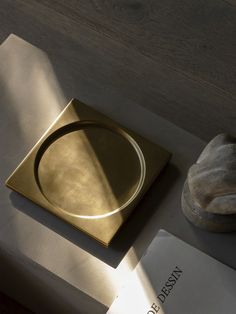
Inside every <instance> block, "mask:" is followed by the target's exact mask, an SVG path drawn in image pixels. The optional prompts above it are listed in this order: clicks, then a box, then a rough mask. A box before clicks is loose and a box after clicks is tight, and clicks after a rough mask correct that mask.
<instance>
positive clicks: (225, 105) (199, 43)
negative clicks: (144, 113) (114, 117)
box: [0, 0, 236, 140]
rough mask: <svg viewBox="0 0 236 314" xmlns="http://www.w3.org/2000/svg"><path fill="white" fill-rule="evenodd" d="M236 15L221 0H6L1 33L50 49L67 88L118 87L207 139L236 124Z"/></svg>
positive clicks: (70, 91) (72, 92)
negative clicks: (16, 36)
mask: <svg viewBox="0 0 236 314" xmlns="http://www.w3.org/2000/svg"><path fill="white" fill-rule="evenodd" d="M231 2H232V0H231ZM235 17H236V8H235V7H234V5H232V3H230V4H229V3H228V2H225V1H223V0H214V1H213V0H207V1H202V0H201V1H197V2H196V1H189V0H188V1H187V0H185V1H184V0H182V1H173V0H165V1H164V0H162V1H150V0H149V1H141V0H137V1H134V0H129V1H128V0H127V1H124V0H116V1H115V0H112V1H108V0H107V1H106V0H90V1H88V0H79V1H75V0H69V1H59V0H53V1H48V0H41V1H39V2H38V1H36V0H16V1H14V3H13V2H11V1H7V0H2V1H1V4H0V20H1V25H2V27H1V29H0V39H1V40H3V39H4V38H5V37H7V35H8V34H9V33H11V32H13V33H15V34H17V35H19V36H21V37H23V38H25V39H26V40H28V41H30V42H31V43H33V44H35V45H37V46H38V47H40V48H42V49H43V50H44V51H46V52H47V54H48V56H49V58H50V60H51V62H52V64H53V66H54V69H55V72H56V74H57V76H58V79H59V81H60V82H61V86H62V88H63V91H64V92H65V94H66V95H67V96H68V98H71V97H77V98H79V99H81V100H83V101H85V102H87V103H91V104H94V105H97V104H99V102H107V103H108V102H109V103H111V106H112V105H113V104H114V103H115V102H116V101H115V100H114V96H111V94H112V95H113V93H115V94H117V95H118V99H120V101H126V100H129V101H132V102H136V103H137V104H139V105H142V106H145V107H147V108H149V109H150V110H152V111H153V112H155V113H157V114H159V115H161V116H162V117H164V118H166V119H168V120H169V121H171V122H173V123H175V124H177V125H178V126H180V127H182V128H184V129H186V130H188V131H190V132H192V133H193V134H195V135H197V136H199V137H201V138H202V139H205V140H209V139H210V138H212V137H213V136H215V135H216V134H217V133H220V132H230V133H236V123H235V121H236V95H235V93H236V92H235V83H236V75H235V74H236V58H235V55H236V36H235V33H236V18H235Z"/></svg>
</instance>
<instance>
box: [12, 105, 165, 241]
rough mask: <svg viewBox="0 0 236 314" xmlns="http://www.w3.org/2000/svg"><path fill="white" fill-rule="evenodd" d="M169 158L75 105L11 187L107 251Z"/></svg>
mask: <svg viewBox="0 0 236 314" xmlns="http://www.w3.org/2000/svg"><path fill="white" fill-rule="evenodd" d="M169 158H170V153H168V152H167V151H166V150H164V149H163V148H161V147H159V146H158V145H156V144H153V143H151V142H150V141H147V140H146V139H144V138H143V137H141V136H140V135H138V134H135V133H134V132H132V131H130V130H127V129H126V128H123V127H121V126H120V125H118V124H117V123H115V122H114V121H113V120H111V119H109V118H108V117H106V116H105V115H103V114H101V113H99V112H97V111H95V110H94V109H92V108H91V107H89V106H87V105H85V104H83V103H81V102H80V101H78V100H72V101H71V102H70V103H69V104H68V105H67V107H66V108H65V109H64V110H63V112H62V113H61V114H60V116H59V117H58V118H57V119H56V121H55V122H54V123H53V125H52V126H51V127H50V128H49V129H48V131H47V132H46V133H45V134H44V135H43V137H42V138H41V139H40V140H39V142H38V143H37V144H36V145H35V146H34V147H33V149H32V150H31V151H30V152H29V154H28V155H27V156H26V158H25V159H24V160H23V161H22V162H21V164H20V165H19V166H18V167H17V169H16V170H15V171H14V172H13V174H12V175H11V176H10V177H9V178H8V180H7V181H6V185H7V186H8V187H10V188H11V189H13V190H15V191H17V192H19V193H21V194H22V195H24V196H25V197H27V198H29V199H30V200H32V201H34V202H35V203H37V204H39V205H41V206H42V207H44V208H45V209H47V210H49V211H50V212H52V213H53V214H55V215H57V216H58V217H60V218H62V219H64V220H65V221H67V222H69V223H70V224H72V225H73V226H75V227H76V228H79V229H80V230H82V231H84V232H86V233H87V234H89V235H90V236H92V237H94V238H95V239H97V240H98V241H99V242H101V243H102V244H104V245H105V246H108V245H109V243H110V241H111V240H112V238H113V237H114V235H115V234H116V232H117V231H118V229H119V228H120V227H121V225H122V223H123V222H124V221H125V220H126V218H127V217H128V215H129V214H130V213H131V211H132V210H133V209H134V207H135V205H136V204H137V202H138V201H139V200H140V198H141V197H142V196H143V194H144V193H145V191H146V190H147V188H148V187H149V186H150V184H151V183H152V182H153V180H154V179H155V178H156V177H157V176H158V174H159V173H160V171H161V170H162V169H163V167H164V166H165V164H166V163H167V161H168V160H169Z"/></svg>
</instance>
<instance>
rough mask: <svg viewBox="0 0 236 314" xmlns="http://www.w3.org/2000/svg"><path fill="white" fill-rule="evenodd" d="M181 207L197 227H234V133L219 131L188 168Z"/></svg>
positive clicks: (231, 229) (235, 194)
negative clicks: (221, 132)
mask: <svg viewBox="0 0 236 314" xmlns="http://www.w3.org/2000/svg"><path fill="white" fill-rule="evenodd" d="M182 210H183V213H184V215H185V216H186V217H187V218H188V219H189V220H190V221H191V222H192V223H193V224H195V225H196V226H198V227H200V228H203V229H206V230H208V231H213V232H230V231H236V137H233V136H230V135H228V134H219V135H218V136H216V137H215V138H214V139H213V140H212V141H211V142H210V143H209V144H208V145H207V146H206V147H205V149H204V150H203V152H202V153H201V155H200V156H199V158H198V160H197V162H196V163H195V164H194V165H193V166H192V167H191V168H190V169H189V172H188V176H187V180H186V182H185V185H184V189H183V193H182Z"/></svg>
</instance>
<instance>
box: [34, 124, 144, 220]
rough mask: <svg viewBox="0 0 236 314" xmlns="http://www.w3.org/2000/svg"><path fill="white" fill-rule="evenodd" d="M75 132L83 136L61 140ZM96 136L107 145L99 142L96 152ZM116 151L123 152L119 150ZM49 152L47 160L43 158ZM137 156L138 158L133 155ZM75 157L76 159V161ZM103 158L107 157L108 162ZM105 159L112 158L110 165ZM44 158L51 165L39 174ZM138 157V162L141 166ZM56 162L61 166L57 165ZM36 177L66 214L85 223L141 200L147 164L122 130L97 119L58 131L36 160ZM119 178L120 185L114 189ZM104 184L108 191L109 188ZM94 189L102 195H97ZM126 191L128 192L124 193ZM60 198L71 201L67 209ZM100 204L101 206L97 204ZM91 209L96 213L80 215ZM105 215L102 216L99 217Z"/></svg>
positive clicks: (52, 201)
mask: <svg viewBox="0 0 236 314" xmlns="http://www.w3.org/2000/svg"><path fill="white" fill-rule="evenodd" d="M76 131H83V134H81V132H79V133H77V134H74V135H75V136H74V137H72V139H71V138H68V136H67V137H66V139H65V141H63V142H62V143H61V142H60V141H58V140H60V139H61V138H62V137H64V136H66V135H67V134H70V133H72V132H76ZM91 131H92V133H91ZM94 131H95V133H94ZM99 133H100V134H99ZM93 134H94V135H95V141H96V142H97V143H98V142H99V137H101V136H102V141H103V145H101V143H99V146H98V147H97V148H96V150H95V142H94V141H93V139H92V137H91V135H93ZM55 141H57V147H56V148H55V145H54V146H53V147H52V145H53V143H54V142H55ZM68 144H70V146H69V145H68ZM74 144H76V145H74ZM76 146H77V147H76ZM78 146H79V147H78ZM88 146H90V152H91V154H88ZM50 148H51V151H50V153H48V152H47V150H48V149H50ZM101 148H102V149H101ZM117 148H119V150H118V151H117ZM65 150H66V152H65ZM130 150H134V152H132V151H130ZM114 151H115V154H114ZM46 152H47V153H48V154H47V157H46V158H43V157H44V155H45V153H46ZM64 153H65V154H64ZM111 153H112V154H111ZM135 153H136V156H134V154H135ZM121 154H122V155H121ZM51 155H54V157H51ZM68 155H69V157H70V158H68ZM73 155H74V157H75V158H71V157H72V156H73ZM104 155H107V156H108V157H109V159H108V158H107V157H105V156H104ZM120 155H121V156H120ZM104 158H106V159H107V160H106V163H104V162H102V161H104ZM42 159H46V161H45V160H44V165H43V166H41V168H43V170H42V169H41V171H40V162H41V161H42ZM68 159H70V161H69V160H68ZM95 159H96V160H95ZM135 159H138V160H139V164H138V163H137V160H135ZM101 162H102V164H101ZM41 164H42V162H41ZM55 164H57V166H56V167H55ZM50 165H51V166H50ZM52 165H53V167H52ZM95 165H96V167H94V166H95ZM139 168H140V169H139ZM124 170H126V171H124ZM127 170H128V172H127ZM40 172H41V175H40V174H39V173H40ZM34 173H35V179H36V182H37V184H38V186H39V188H40V191H41V192H42V193H43V195H44V196H45V197H46V198H47V200H48V201H49V202H51V203H52V204H53V205H54V206H57V207H58V208H59V209H60V210H61V211H62V212H63V213H64V214H66V215H70V216H74V217H77V218H82V219H101V218H105V217H108V216H111V215H113V214H115V213H117V212H119V211H121V210H122V209H124V208H126V207H127V206H128V205H129V204H130V203H131V202H132V201H133V200H134V199H135V198H136V197H137V196H138V194H139V192H140V190H141V188H142V186H143V183H144V179H145V175H146V164H145V159H144V156H143V153H142V150H141V149H140V147H139V145H138V144H137V142H136V141H135V140H134V139H133V138H132V137H131V136H130V135H129V134H128V133H126V132H125V131H123V130H122V129H119V128H114V127H112V126H109V125H105V124H103V125H102V124H98V123H96V122H94V121H77V122H73V123H70V124H68V125H65V126H63V127H61V128H59V129H58V130H56V131H55V132H53V133H52V134H51V135H50V136H49V137H48V138H47V139H46V140H45V141H44V142H43V144H42V145H41V146H40V148H39V150H38V153H37V155H36V158H35V163H34ZM68 173H69V175H68ZM121 175H122V176H121ZM138 176H139V178H138ZM40 177H43V179H40ZM45 177H46V180H45ZM114 177H115V178H116V182H117V183H118V184H112V185H111V182H112V178H114ZM60 178H62V180H60ZM117 179H118V180H117ZM43 181H44V184H43V183H42V182H43ZM116 182H115V183H116ZM81 183H82V184H81ZM43 185H44V186H45V187H43ZM105 185H106V188H104V186H105ZM76 186H77V187H78V188H76ZM94 186H95V187H96V190H98V191H94ZM65 187H66V189H65ZM121 189H123V190H124V191H122V193H121V191H120V190H121ZM65 190H66V191H65ZM60 192H61V193H60ZM50 194H51V195H50ZM61 196H62V198H63V199H64V200H65V201H66V204H64V206H63V207H62V206H61V205H60V204H62V203H65V202H64V201H63V200H61ZM111 196H112V197H113V196H116V197H113V200H112V202H107V200H111ZM53 199H54V200H53ZM58 199H60V201H58ZM98 201H99V204H97V203H98ZM71 204H72V205H73V207H75V206H76V212H77V213H75V212H73V211H72V210H71V209H70V208H71ZM68 207H70V208H68ZM86 211H88V212H91V214H89V215H84V214H79V213H78V212H81V213H84V212H86ZM100 211H101V212H103V213H101V214H98V213H99V212H100Z"/></svg>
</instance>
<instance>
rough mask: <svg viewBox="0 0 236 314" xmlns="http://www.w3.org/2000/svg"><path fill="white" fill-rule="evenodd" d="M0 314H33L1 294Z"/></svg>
mask: <svg viewBox="0 0 236 314" xmlns="http://www.w3.org/2000/svg"><path fill="white" fill-rule="evenodd" d="M0 313H1V314H32V312H31V311H29V310H28V309H26V308H25V307H23V306H22V305H21V304H19V303H17V302H16V301H14V300H13V299H11V298H9V297H8V296H6V295H5V294H3V293H1V292H0Z"/></svg>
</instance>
